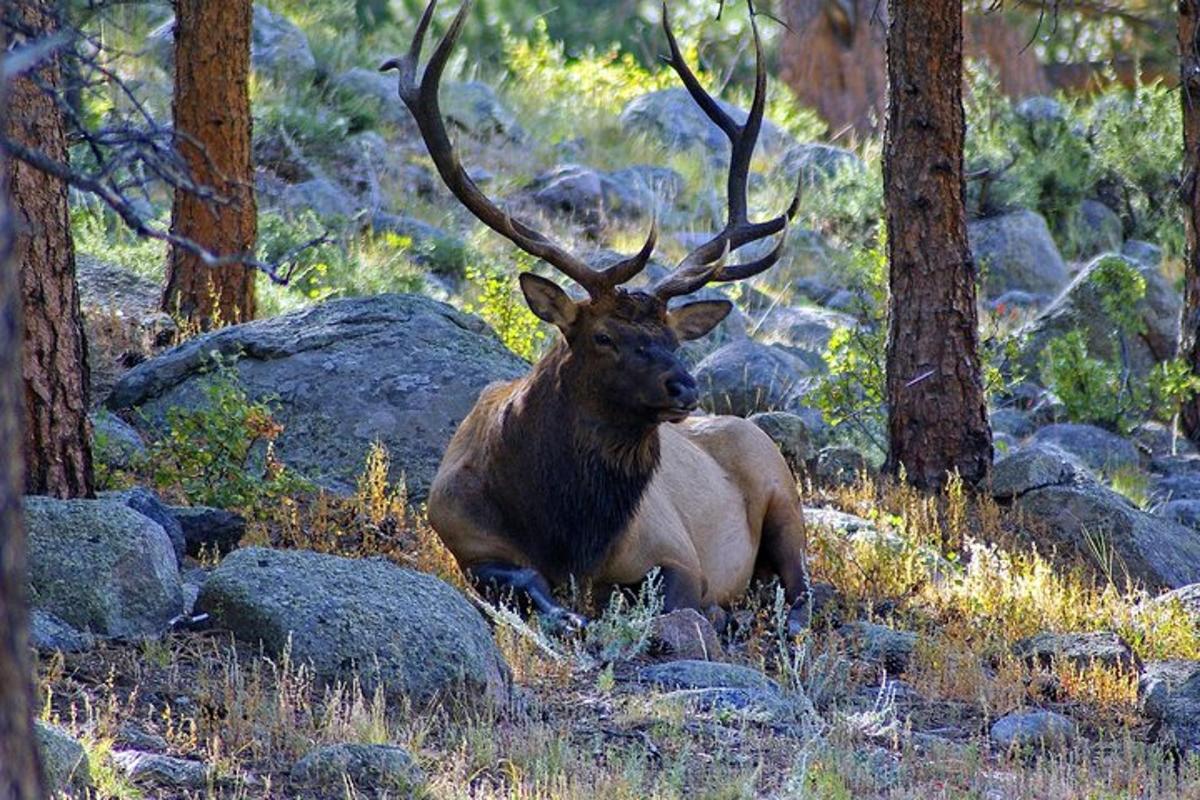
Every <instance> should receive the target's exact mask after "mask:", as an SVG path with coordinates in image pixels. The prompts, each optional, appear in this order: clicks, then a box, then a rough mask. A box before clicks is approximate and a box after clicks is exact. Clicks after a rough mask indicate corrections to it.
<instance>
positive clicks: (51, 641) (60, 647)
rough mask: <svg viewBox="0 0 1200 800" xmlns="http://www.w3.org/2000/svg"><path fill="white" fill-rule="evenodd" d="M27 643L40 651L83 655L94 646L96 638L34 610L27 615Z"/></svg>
mask: <svg viewBox="0 0 1200 800" xmlns="http://www.w3.org/2000/svg"><path fill="white" fill-rule="evenodd" d="M29 641H30V643H31V644H32V645H33V646H34V647H35V648H37V649H38V650H42V651H48V652H63V653H84V652H87V651H88V650H91V649H92V648H93V647H94V646H95V644H96V637H94V636H92V635H91V634H90V633H83V632H82V631H77V630H75V629H74V628H72V627H71V626H70V625H68V624H67V623H66V622H63V621H62V620H61V619H59V618H58V617H56V616H54V615H53V614H51V613H50V612H49V611H46V610H44V609H41V608H35V609H33V610H32V611H30V613H29Z"/></svg>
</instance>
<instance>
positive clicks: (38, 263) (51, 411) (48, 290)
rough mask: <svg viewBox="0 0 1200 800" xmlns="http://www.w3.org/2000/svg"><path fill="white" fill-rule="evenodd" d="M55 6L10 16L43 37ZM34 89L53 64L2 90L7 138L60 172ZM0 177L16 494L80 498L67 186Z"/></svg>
mask: <svg viewBox="0 0 1200 800" xmlns="http://www.w3.org/2000/svg"><path fill="white" fill-rule="evenodd" d="M56 5H57V4H56V3H55V2H53V0H24V1H23V2H19V3H15V4H13V5H12V6H11V7H10V13H13V14H16V15H17V16H18V17H19V19H20V20H21V22H22V23H23V25H24V26H26V29H32V30H45V31H50V30H53V29H54V26H55V25H56V22H55V8H56ZM35 81H37V82H40V83H42V84H43V85H46V86H51V87H55V88H57V87H58V86H59V85H60V82H61V81H60V75H59V67H58V65H57V63H55V62H54V61H50V62H48V63H47V64H46V65H45V66H44V67H43V68H42V69H40V70H38V71H37V73H36V75H34V76H31V77H23V78H20V79H17V80H13V81H12V82H11V85H10V87H9V95H8V101H9V107H8V122H7V124H8V132H9V135H10V136H11V137H12V138H13V139H15V140H16V141H18V142H20V143H22V144H24V145H26V146H28V147H31V148H35V149H40V150H41V151H42V152H44V153H45V154H46V155H47V156H49V157H50V158H53V159H55V160H56V161H60V162H63V163H66V161H67V138H66V132H65V129H64V121H63V115H62V114H61V113H60V112H59V111H58V108H57V106H56V105H55V102H54V98H53V97H51V96H50V95H49V94H47V93H45V92H43V91H42V89H40V88H39V87H38V85H37V83H36V82H35ZM6 170H7V180H8V182H9V183H8V186H9V191H10V192H11V196H12V203H13V210H14V217H15V223H16V242H15V251H14V252H15V257H16V261H17V264H18V265H19V268H20V274H21V297H22V310H23V313H24V330H25V333H24V336H25V339H24V367H23V372H24V377H25V433H24V453H25V469H26V473H25V490H26V491H27V492H28V493H30V494H51V495H55V496H56V497H87V496H90V495H91V493H92V455H91V445H90V441H89V440H90V434H89V431H88V420H87V411H88V400H89V396H88V395H89V386H88V369H87V346H86V344H85V340H84V329H83V317H82V315H81V314H80V311H79V289H78V287H77V286H76V284H75V246H74V243H73V242H72V240H71V217H70V212H69V210H68V208H67V187H66V185H65V184H64V183H63V182H62V181H59V180H58V179H57V178H52V177H50V176H48V175H46V174H44V173H41V172H38V171H37V170H35V169H33V168H32V167H30V166H27V165H25V164H23V163H20V162H18V161H16V160H15V159H14V160H12V161H11V162H10V163H9V164H8V165H7V168H6Z"/></svg>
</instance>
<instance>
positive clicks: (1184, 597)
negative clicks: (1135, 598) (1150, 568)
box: [1150, 583, 1200, 623]
mask: <svg viewBox="0 0 1200 800" xmlns="http://www.w3.org/2000/svg"><path fill="white" fill-rule="evenodd" d="M1150 602H1152V603H1179V604H1180V606H1182V607H1183V610H1184V611H1186V612H1187V613H1189V614H1191V615H1192V616H1193V617H1195V618H1196V621H1197V622H1198V623H1200V583H1193V584H1190V585H1188V586H1181V587H1179V588H1178V589H1175V590H1173V591H1170V592H1167V593H1166V594H1162V595H1159V596H1158V597H1156V598H1154V599H1153V600H1151V601H1150Z"/></svg>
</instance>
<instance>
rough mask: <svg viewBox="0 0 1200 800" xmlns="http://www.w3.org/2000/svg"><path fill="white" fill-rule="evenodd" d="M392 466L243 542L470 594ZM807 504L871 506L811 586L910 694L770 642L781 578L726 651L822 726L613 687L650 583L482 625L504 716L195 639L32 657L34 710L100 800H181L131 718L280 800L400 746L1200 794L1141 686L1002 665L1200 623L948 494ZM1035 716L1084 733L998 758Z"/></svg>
mask: <svg viewBox="0 0 1200 800" xmlns="http://www.w3.org/2000/svg"><path fill="white" fill-rule="evenodd" d="M387 474H388V461H387V454H386V452H384V451H383V450H382V448H375V449H373V450H372V453H371V455H370V457H369V458H368V461H367V467H366V469H365V470H364V474H363V476H362V478H361V479H360V481H359V482H358V487H357V491H356V493H355V494H354V495H353V496H352V497H350V498H341V499H339V498H333V497H329V496H322V495H317V496H314V497H312V498H305V499H295V500H292V501H289V502H287V503H284V504H281V505H280V507H279V508H278V509H276V511H275V512H274V513H272V514H264V515H262V516H261V518H260V519H258V520H257V521H256V523H255V525H254V526H253V531H252V534H251V536H252V537H254V538H255V539H256V540H258V541H262V542H266V543H272V544H276V545H280V546H291V547H309V548H313V549H317V550H322V551H324V552H333V553H339V554H342V555H349V556H366V555H383V556H385V557H388V558H390V559H393V560H394V561H396V562H397V563H400V564H403V565H405V566H409V567H413V568H417V569H421V570H424V571H427V572H431V573H434V574H437V575H441V576H443V577H445V578H447V579H449V580H451V581H452V582H454V583H456V584H457V585H459V586H460V587H463V583H462V576H461V573H459V571H458V569H457V567H456V566H455V565H454V562H453V559H452V557H450V555H449V554H448V553H447V552H446V550H445V548H444V547H443V546H442V545H441V543H440V542H439V541H438V540H437V537H436V535H435V534H434V533H433V532H432V531H431V530H430V529H429V526H428V524H427V523H426V522H425V521H424V519H423V516H422V514H421V512H420V510H419V509H414V508H412V507H411V506H410V504H409V503H408V501H407V498H406V497H405V495H404V493H403V491H401V490H399V489H397V488H396V487H395V486H393V485H391V484H389V483H388V481H387V479H386V475H387ZM811 502H813V503H818V502H819V503H821V504H827V505H831V506H834V507H837V508H840V509H842V510H844V511H848V512H851V513H858V514H861V515H864V516H867V517H869V518H871V519H872V520H873V521H874V522H875V523H876V525H877V526H878V527H879V529H880V530H881V531H882V532H883V534H885V535H881V536H877V537H858V538H855V539H853V540H846V539H842V538H839V537H838V536H837V535H836V534H833V533H831V532H829V531H821V530H814V531H812V532H811V535H812V540H813V547H812V562H813V570H814V577H815V578H816V579H818V580H821V581H826V582H829V583H832V584H833V585H834V586H835V587H836V589H837V593H838V596H839V598H840V599H839V605H840V609H839V612H838V613H839V614H840V615H841V616H842V618H843V619H846V620H849V619H854V618H868V619H875V620H878V621H884V622H887V623H888V624H891V625H892V626H894V627H898V628H904V629H908V630H914V631H917V632H918V633H919V634H920V638H919V643H918V646H917V649H916V652H915V653H914V655H913V657H912V660H911V664H910V666H909V669H908V672H907V673H906V674H905V675H904V676H903V678H904V684H895V683H893V682H892V680H893V679H892V678H890V677H887V676H881V674H880V670H879V669H878V668H877V667H875V666H872V665H870V664H867V663H865V662H861V661H857V660H855V658H854V657H853V656H852V655H851V654H850V653H848V652H847V651H846V650H845V645H844V643H843V642H842V640H841V637H839V636H836V635H832V634H830V633H828V632H826V631H825V630H823V629H820V628H818V629H816V630H814V631H813V632H811V633H810V634H808V635H807V636H806V637H804V639H803V640H802V641H788V640H787V639H786V637H785V636H782V635H781V634H780V630H781V624H780V623H781V619H782V612H783V608H782V605H781V604H780V603H779V602H777V598H778V594H777V592H776V590H775V587H773V586H766V587H763V588H762V590H761V591H758V592H756V593H752V595H751V596H750V597H748V598H747V600H746V602H745V604H744V605H743V607H741V608H738V609H735V610H734V617H735V618H736V619H737V624H736V625H734V626H732V627H731V630H730V631H729V632H727V634H726V635H725V641H724V644H725V647H726V649H727V651H728V653H729V654H730V658H731V659H732V660H734V661H735V662H739V663H743V664H747V665H750V666H754V667H756V668H759V669H763V670H765V671H766V672H767V673H768V674H770V675H771V676H772V677H773V678H775V679H776V680H777V681H778V682H779V683H780V685H781V686H783V687H784V688H785V690H787V691H803V692H804V693H805V694H807V696H808V697H809V698H810V699H811V700H812V701H813V702H814V703H815V704H816V706H817V707H818V709H819V712H820V714H821V717H822V720H823V722H822V723H821V724H819V725H818V726H816V727H815V728H814V727H812V726H811V725H810V726H807V727H805V728H804V729H800V728H797V727H793V726H788V725H783V726H781V725H780V724H778V723H774V722H771V721H769V720H766V719H762V718H756V717H755V716H754V715H752V714H744V713H737V712H709V713H698V712H697V711H695V710H689V709H688V708H686V707H685V706H684V705H682V704H681V703H680V702H678V701H677V700H673V699H672V698H671V697H670V696H664V695H660V694H656V693H649V692H647V690H646V689H644V688H642V687H640V686H639V685H638V684H636V682H633V681H631V680H630V678H631V676H632V674H633V672H634V671H635V669H636V668H637V666H638V664H639V663H641V662H644V661H645V660H646V659H647V658H648V656H647V655H646V648H645V644H646V639H645V635H646V630H647V627H648V625H649V623H650V620H651V619H652V618H653V616H654V613H656V611H657V608H658V606H657V605H656V603H657V599H656V596H655V595H654V594H653V593H652V592H648V593H644V594H643V595H641V596H639V597H622V598H619V599H614V600H612V601H611V602H610V603H609V606H608V608H607V611H606V612H605V614H604V615H603V616H602V617H601V618H600V619H599V620H598V621H597V622H596V623H595V624H594V625H593V626H592V628H591V629H590V630H589V632H588V634H587V636H586V637H584V638H582V639H578V640H564V639H558V638H553V637H550V636H548V635H546V634H545V633H543V632H542V631H541V630H540V629H539V628H538V627H537V624H536V621H533V622H527V621H524V620H522V619H521V618H520V617H519V616H517V615H516V614H514V613H513V612H511V611H508V610H505V609H500V610H496V611H493V612H492V621H493V623H494V628H495V633H496V639H497V642H498V645H499V647H500V648H501V651H502V652H503V654H504V656H505V658H506V659H507V660H508V662H509V664H510V665H511V666H512V668H513V674H514V678H515V680H516V682H517V684H518V685H519V687H520V688H521V698H522V699H521V701H520V702H519V703H518V704H517V705H516V706H515V707H513V708H509V709H491V710H487V709H484V710H479V709H478V708H470V709H468V708H467V707H466V705H465V704H456V703H455V702H454V699H453V698H449V699H448V700H449V702H448V703H446V704H445V705H444V706H443V707H442V708H440V709H438V710H434V711H431V712H422V713H416V712H415V711H414V710H413V709H412V708H411V707H409V706H408V705H407V704H404V703H395V702H390V701H388V700H386V699H385V698H384V696H383V694H382V693H377V694H373V695H365V694H364V693H363V692H362V691H361V689H360V687H358V686H356V685H353V684H351V685H336V686H332V687H321V686H319V685H318V684H317V683H316V682H315V681H314V680H313V677H312V674H311V672H310V671H309V669H308V667H307V666H306V665H304V664H298V663H295V662H294V661H293V660H292V659H291V658H290V657H289V656H288V654H287V653H284V654H282V655H280V656H278V657H274V656H275V654H269V653H261V652H257V651H255V650H254V649H252V648H248V647H246V646H245V645H241V644H237V643H234V642H232V641H230V640H229V639H227V638H226V637H224V636H214V635H207V634H189V635H178V636H172V637H169V638H168V639H166V640H165V641H164V642H161V643H151V644H146V645H142V646H140V647H132V646H116V645H102V646H101V647H100V648H99V649H97V650H96V651H93V652H91V653H88V654H85V655H78V656H57V657H54V658H51V659H48V660H45V661H43V663H42V664H41V666H40V669H39V672H40V676H41V692H42V696H43V698H44V700H45V705H44V708H45V711H44V714H43V715H44V716H45V717H46V718H47V719H52V720H55V721H57V722H59V723H61V724H63V725H65V726H66V727H67V728H68V729H70V730H71V731H72V732H73V733H75V734H76V735H77V736H79V737H80V738H81V740H82V741H84V743H85V745H86V746H87V748H88V750H89V753H90V755H91V758H92V762H93V773H94V775H96V777H97V784H98V787H99V790H100V795H101V796H112V797H157V796H164V797H166V796H184V795H181V794H179V793H175V794H171V793H165V794H155V793H154V791H153V790H151V789H148V788H146V787H140V788H139V787H134V786H131V785H129V784H128V782H127V781H126V780H125V779H123V778H122V776H121V775H120V773H119V772H118V771H117V770H116V769H115V768H114V767H113V765H112V762H111V760H110V759H109V753H110V752H111V751H112V750H113V749H120V748H121V747H122V746H124V745H123V744H122V741H123V737H124V736H125V735H126V733H125V731H126V729H127V728H128V726H130V725H133V726H136V727H137V728H138V729H140V730H142V731H144V732H149V733H154V734H157V735H160V736H162V737H163V738H164V739H165V740H166V741H167V743H168V746H169V751H170V753H171V754H173V755H178V756H183V757H190V758H198V759H202V760H203V761H205V762H206V763H208V764H210V765H212V766H213V767H214V768H215V770H214V777H213V782H212V785H211V787H210V788H209V789H208V790H207V791H203V792H194V793H193V796H195V797H202V796H209V797H239V798H251V797H254V798H258V797H263V798H283V797H289V796H290V795H289V793H288V790H287V773H288V770H289V769H290V767H291V765H292V764H293V763H294V762H295V761H296V760H297V759H298V758H300V757H301V756H302V755H304V754H305V753H306V752H308V751H309V750H311V749H312V748H313V747H314V746H316V745H319V744H323V743H334V742H363V743H383V742H391V743H397V744H399V745H402V746H404V747H406V748H408V749H409V750H410V752H412V753H413V754H414V756H415V757H416V758H417V760H418V762H419V763H420V764H421V766H422V768H423V769H424V770H425V772H426V774H427V775H428V776H429V784H428V787H427V790H428V793H429V796H430V797H434V798H464V797H471V798H545V799H546V800H567V799H569V798H585V797H586V798H593V797H603V798H684V797H687V798H697V797H699V798H754V797H779V798H792V797H795V798H874V797H880V798H883V797H887V798H921V800H930V799H931V798H964V797H967V798H1031V800H1032V798H1039V799H1041V798H1109V797H1111V798H1116V797H1127V796H1136V797H1140V798H1141V797H1144V798H1159V797H1161V798H1168V797H1171V798H1176V797H1200V764H1197V763H1193V762H1184V763H1178V764H1177V763H1175V762H1173V761H1171V760H1170V759H1169V758H1168V757H1167V756H1166V755H1165V754H1164V753H1162V752H1160V751H1159V750H1157V749H1156V748H1155V747H1153V746H1152V745H1149V744H1146V742H1145V739H1146V734H1147V730H1146V729H1147V726H1146V722H1145V720H1143V719H1142V718H1141V717H1140V716H1139V714H1138V698H1137V679H1136V675H1135V674H1133V673H1132V672H1130V671H1128V670H1121V669H1119V668H1108V667H1104V666H1102V665H1099V664H1091V665H1086V666H1074V665H1070V664H1067V663H1055V664H1053V665H1052V666H1051V667H1049V668H1035V667H1033V666H1030V665H1028V664H1027V663H1025V662H1024V661H1023V660H1021V659H1018V658H1016V657H1015V656H1013V655H1012V645H1013V643H1014V642H1015V641H1016V640H1017V639H1019V638H1022V637H1024V636H1027V635H1029V634H1031V633H1035V632H1039V631H1042V630H1054V631H1068V630H1098V629H1107V630H1117V631H1119V632H1120V633H1121V634H1122V635H1123V636H1125V637H1126V639H1127V641H1129V642H1130V644H1131V645H1132V646H1133V648H1134V650H1135V651H1136V652H1137V653H1138V654H1139V655H1140V656H1141V657H1143V658H1147V659H1148V658H1160V657H1191V658H1194V657H1196V656H1197V655H1198V654H1200V645H1198V642H1200V633H1198V632H1197V629H1196V625H1195V622H1194V621H1192V620H1190V619H1189V618H1188V617H1187V616H1186V614H1184V613H1183V611H1182V609H1180V608H1178V607H1177V606H1168V605H1163V604H1147V603H1146V602H1145V601H1146V599H1147V598H1146V596H1145V594H1144V593H1141V592H1138V591H1127V592H1126V591H1118V590H1117V589H1115V588H1114V587H1111V586H1101V585H1096V583H1095V582H1094V581H1090V580H1089V579H1088V578H1087V577H1086V574H1085V573H1084V572H1082V571H1078V570H1072V569H1061V568H1058V567H1056V566H1055V565H1054V564H1053V563H1052V562H1051V561H1049V560H1047V559H1045V558H1043V557H1042V556H1039V555H1038V554H1036V553H1035V552H1034V551H1033V550H1032V549H1031V546H1030V545H1029V544H1028V543H1027V542H1025V541H1023V540H1022V539H1021V537H1020V535H1019V531H1020V525H1019V520H1014V519H1012V518H1011V517H1010V516H1009V514H1008V512H1007V511H1006V510H1005V509H1001V508H998V507H996V506H995V505H994V504H992V503H990V502H989V501H986V500H976V499H973V498H970V497H968V496H967V495H966V494H965V493H964V492H962V491H961V490H960V489H959V488H957V487H951V489H950V490H949V491H948V492H947V493H946V494H945V495H944V496H942V497H939V498H932V499H931V498H926V497H923V496H921V495H919V494H918V493H916V492H913V491H911V490H910V489H907V488H905V487H896V486H886V485H885V486H877V485H875V484H871V483H869V482H865V481H863V482H860V483H858V484H857V485H853V486H848V487H843V488H838V489H831V490H829V491H827V492H824V493H821V494H819V496H816V495H814V496H813V497H812V499H811ZM463 588H465V587H463ZM467 591H469V590H467ZM906 687H907V688H906ZM1029 706H1039V707H1050V708H1053V709H1055V710H1057V711H1060V712H1062V713H1066V714H1068V715H1070V716H1071V717H1072V718H1074V719H1075V720H1076V721H1077V722H1078V723H1079V724H1080V726H1081V730H1083V731H1084V733H1085V735H1086V737H1087V738H1086V739H1084V740H1083V741H1082V742H1081V743H1080V744H1078V745H1076V746H1074V747H1073V748H1071V749H1069V750H1065V751H1063V752H1059V753H1053V754H1050V755H1048V756H1046V757H1043V758H1041V759H1038V760H1019V759H1015V758H1012V757H1010V756H1008V755H1007V754H1004V753H998V752H992V751H991V750H990V749H989V747H988V744H987V740H986V732H987V729H988V726H989V725H990V723H991V721H993V720H994V719H996V718H997V717H998V716H1000V715H1002V714H1005V713H1007V712H1009V711H1011V710H1013V709H1017V708H1022V707H1029ZM924 734H932V735H933V737H931V736H929V735H924ZM934 737H936V738H934ZM346 796H347V797H354V796H361V795H358V794H357V793H356V792H355V791H354V790H353V789H350V790H348V792H347V795H346Z"/></svg>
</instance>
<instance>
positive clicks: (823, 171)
mask: <svg viewBox="0 0 1200 800" xmlns="http://www.w3.org/2000/svg"><path fill="white" fill-rule="evenodd" d="M777 169H778V172H779V174H780V175H782V176H783V179H784V180H785V181H787V183H788V184H789V185H792V186H795V185H796V183H797V182H799V181H800V180H803V181H804V184H805V185H807V186H812V185H816V184H819V183H822V182H824V181H825V180H827V179H829V178H832V177H833V176H834V175H837V174H838V173H839V172H841V171H842V170H860V171H861V170H865V169H866V165H865V164H863V161H862V159H861V158H859V157H858V156H856V155H855V154H854V153H852V152H850V151H849V150H846V149H844V148H841V147H834V146H833V145H829V144H822V143H820V142H805V143H803V144H798V145H796V146H795V147H792V148H789V149H788V151H787V152H786V153H784V154H783V159H782V160H781V161H780V162H779V166H778V168H777Z"/></svg>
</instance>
